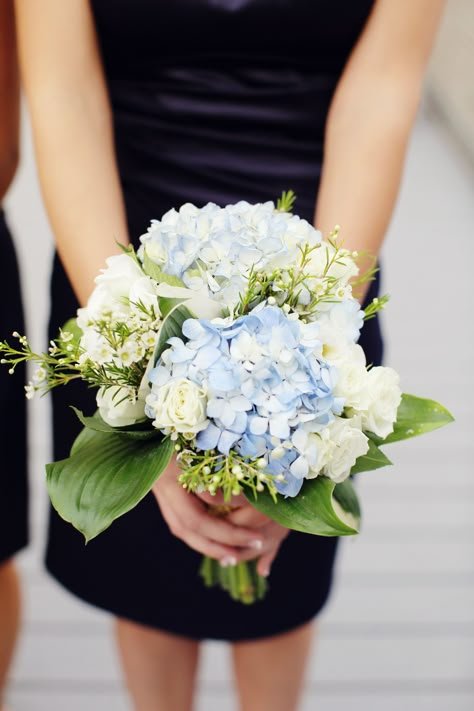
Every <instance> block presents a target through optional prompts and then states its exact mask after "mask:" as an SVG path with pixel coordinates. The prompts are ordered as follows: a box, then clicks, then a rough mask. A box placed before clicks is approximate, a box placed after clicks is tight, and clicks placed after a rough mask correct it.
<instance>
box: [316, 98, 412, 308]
mask: <svg viewBox="0 0 474 711" xmlns="http://www.w3.org/2000/svg"><path fill="white" fill-rule="evenodd" d="M382 93H383V92H382ZM399 98H400V99H403V102H404V110H403V114H402V115H400V114H399V113H398V112H397V106H396V104H397V97H396V92H393V96H391V97H388V96H386V97H383V96H380V93H379V92H377V91H376V86H373V87H371V90H370V91H368V92H366V93H364V94H362V95H360V96H358V97H357V98H355V100H354V101H353V102H352V105H351V106H339V105H338V104H337V103H336V104H335V105H334V109H333V111H332V113H331V114H330V118H329V122H328V126H327V131H326V142H325V158H324V163H323V171H322V179H321V187H320V191H319V195H318V203H317V210H316V217H315V224H316V226H317V227H318V229H320V230H322V232H323V234H329V232H331V230H332V229H333V228H334V226H335V225H336V224H338V225H340V227H341V231H340V238H341V240H342V242H343V245H344V247H345V248H347V249H349V250H351V251H352V250H356V251H358V252H367V253H369V254H370V255H374V256H375V255H377V254H378V252H379V250H380V247H381V245H382V242H383V239H384V236H385V232H386V230H387V227H388V224H389V222H390V218H391V215H392V212H393V208H394V205H395V202H396V199H397V194H398V189H399V185H400V180H401V177H402V171H403V164H404V158H405V153H406V148H407V143H408V139H409V137H410V132H411V128H412V124H413V120H414V117H415V115H416V107H417V105H418V95H417V93H416V92H415V91H413V93H412V94H411V95H409V94H408V92H403V93H402V96H400V97H399ZM372 263H373V259H372V258H371V257H370V256H369V257H366V258H364V257H362V256H361V257H360V258H359V264H360V268H361V271H364V270H365V269H366V268H368V267H370V266H371V264H372ZM364 291H365V290H364V287H362V286H360V287H358V294H359V295H360V296H361V297H362V296H363V294H364Z"/></svg>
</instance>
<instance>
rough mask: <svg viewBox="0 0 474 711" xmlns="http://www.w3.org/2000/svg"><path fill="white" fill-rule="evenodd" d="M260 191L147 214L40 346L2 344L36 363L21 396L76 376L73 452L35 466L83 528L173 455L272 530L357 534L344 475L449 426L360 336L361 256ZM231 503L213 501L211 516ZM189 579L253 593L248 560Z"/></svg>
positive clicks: (138, 492)
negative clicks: (88, 408)
mask: <svg viewBox="0 0 474 711" xmlns="http://www.w3.org/2000/svg"><path fill="white" fill-rule="evenodd" d="M293 201H294V195H293V194H292V193H291V192H289V193H284V194H283V195H282V198H281V199H280V200H279V201H278V203H277V205H276V206H275V205H274V203H273V202H267V203H264V204H256V205H251V204H249V203H247V202H239V203H237V204H235V205H227V206H225V207H218V206H217V205H214V204H212V203H209V204H208V205H206V206H205V207H203V208H197V207H195V206H194V205H191V204H185V205H183V206H182V207H181V208H180V209H179V210H178V211H176V210H174V209H172V210H170V211H169V212H167V213H166V214H165V215H164V216H163V217H162V218H161V220H159V221H157V220H154V221H152V223H151V225H150V227H149V229H148V231H147V233H146V234H144V235H143V236H142V237H141V238H140V241H141V246H140V248H139V249H138V251H137V252H135V250H134V249H133V248H132V247H130V248H123V251H124V253H123V254H121V255H118V256H113V257H110V258H109V259H108V260H107V267H106V268H105V269H104V270H103V271H102V273H101V274H100V275H99V276H98V277H97V278H96V287H95V289H94V291H93V293H92V295H91V297H90V299H89V302H88V304H87V306H86V307H85V308H82V309H79V310H78V313H77V318H76V319H75V320H74V321H70V322H68V324H66V325H65V326H64V327H63V329H62V330H61V331H60V333H59V336H58V338H57V339H56V340H54V341H52V342H51V344H50V347H49V350H48V352H47V353H35V352H33V351H32V350H31V348H30V345H29V343H28V341H27V339H26V338H25V337H24V336H20V335H19V334H14V335H16V337H17V338H18V339H19V346H18V347H12V346H10V345H9V344H8V343H5V342H4V343H3V344H1V345H0V350H1V351H2V352H3V353H4V358H3V362H7V363H9V364H10V369H11V370H14V368H15V366H16V364H17V363H19V362H20V361H22V360H29V361H35V362H36V363H37V365H38V367H37V369H36V371H35V373H34V375H33V379H32V381H31V382H30V383H29V384H28V385H27V386H26V395H27V397H32V396H33V394H34V393H35V392H37V391H40V392H45V391H48V390H49V389H51V388H53V387H57V386H59V385H63V384H66V383H68V382H70V381H71V380H73V379H75V378H79V379H81V380H84V381H85V382H86V383H88V384H89V385H90V386H92V387H95V388H97V406H98V409H97V412H96V413H95V414H93V415H92V416H86V415H85V414H84V413H82V412H80V411H78V410H76V413H77V416H78V417H79V419H80V421H81V423H82V424H83V426H84V428H83V430H82V431H81V433H80V434H79V436H78V437H77V439H76V441H75V442H74V445H73V447H72V449H71V454H70V456H69V457H68V458H67V459H65V460H63V461H59V462H54V463H52V464H48V465H47V487H48V492H49V495H50V498H51V501H52V503H53V506H54V507H55V508H56V509H57V511H58V512H59V514H60V515H61V516H62V517H63V518H64V519H65V520H67V521H70V522H71V523H72V524H73V525H74V526H75V527H76V528H77V529H78V530H79V531H81V532H82V533H83V534H84V536H85V538H86V540H90V539H91V538H94V537H95V536H97V535H98V534H100V533H101V531H103V530H104V529H106V528H107V527H108V526H109V525H110V524H111V523H112V522H113V520H114V519H116V518H117V517H119V516H121V515H123V514H125V513H126V512H127V511H129V510H130V509H131V508H132V507H134V506H135V505H136V504H137V503H138V502H139V501H140V500H141V499H142V498H143V497H144V496H145V495H146V494H147V493H148V492H149V491H150V489H151V487H152V486H153V484H154V483H155V481H156V480H157V478H158V477H159V475H160V474H161V473H162V472H163V470H164V469H165V468H166V466H167V465H168V464H169V462H170V459H171V457H172V456H176V457H177V459H178V461H179V463H180V466H181V474H180V476H179V479H178V481H179V483H180V484H181V485H182V486H183V487H184V488H185V489H186V490H187V491H188V492H202V491H207V492H209V493H210V494H216V493H217V492H222V493H223V496H224V500H225V501H226V502H229V504H230V505H231V500H232V496H235V495H239V494H241V493H243V494H244V495H245V496H246V498H247V499H248V501H249V502H250V503H251V504H252V505H253V506H255V507H256V508H257V509H258V510H260V511H262V512H263V513H265V514H266V515H267V516H269V517H270V518H272V519H274V520H275V521H277V522H279V523H281V524H282V525H284V526H286V527H288V528H290V529H294V530H298V531H304V532H306V533H311V534H315V535H322V536H345V535H353V534H356V533H357V532H358V531H359V526H360V508H359V503H358V500H357V496H356V493H355V490H354V488H353V486H352V483H351V478H352V476H353V475H354V474H356V473H358V472H362V471H368V470H374V469H378V468H380V467H383V466H386V465H388V464H390V463H391V462H390V460H389V459H388V458H387V457H386V455H385V454H384V453H383V452H382V451H381V449H380V447H381V445H383V444H388V443H390V442H395V441H398V440H402V439H406V438H410V437H413V436H415V435H419V434H422V433H423V432H428V431H430V430H433V429H435V428H437V427H441V426H442V425H444V424H446V423H448V422H450V421H451V420H452V417H451V415H450V414H449V412H447V410H446V409H445V408H443V407H442V406H441V405H439V404H438V403H435V402H433V401H431V400H426V399H422V398H418V397H415V396H413V395H407V394H402V393H401V390H400V387H399V377H398V375H397V373H396V372H395V371H394V370H393V369H392V368H387V367H370V365H367V363H366V359H365V355H364V352H363V350H362V348H361V347H360V346H359V345H358V344H357V340H358V338H359V334H360V330H361V328H362V326H363V323H364V321H365V320H367V319H369V318H371V317H373V316H374V315H375V314H376V313H377V311H379V310H380V309H381V308H383V307H384V306H385V304H386V301H387V297H383V298H380V299H374V301H373V302H372V303H371V304H369V305H368V306H367V307H366V308H365V310H364V311H362V310H361V307H360V305H359V303H358V301H357V300H356V298H355V296H354V294H353V288H354V286H355V285H357V284H360V283H362V282H363V281H366V280H368V279H370V278H372V276H373V274H374V271H375V270H373V269H372V270H369V272H368V273H367V274H364V275H362V276H359V277H358V267H357V263H356V258H357V254H356V253H351V252H349V251H348V250H346V249H344V248H343V246H342V245H341V244H340V242H339V239H338V229H337V228H336V229H335V230H334V232H333V233H331V235H329V237H328V238H327V239H323V237H322V235H321V233H320V232H318V231H317V230H316V229H314V228H313V227H312V225H310V224H309V223H308V222H307V221H305V220H303V219H300V218H299V217H298V216H297V215H294V214H292V206H293ZM226 510H227V511H228V510H229V509H228V508H227V509H226V508H225V507H224V508H222V507H217V506H216V513H217V514H223V515H225V512H226ZM201 575H202V577H203V578H204V581H205V583H206V584H207V585H215V584H218V585H220V586H221V587H223V588H224V589H225V590H227V591H228V592H229V593H230V594H231V596H232V597H233V598H234V599H236V600H240V601H242V602H247V603H251V602H253V601H255V600H256V599H259V598H261V597H262V596H263V595H264V593H265V581H264V580H263V579H262V578H260V577H259V576H258V575H257V573H256V565H255V561H253V562H250V563H238V564H237V566H230V567H226V568H224V567H221V566H220V564H219V563H218V561H215V560H211V559H204V561H203V564H202V568H201Z"/></svg>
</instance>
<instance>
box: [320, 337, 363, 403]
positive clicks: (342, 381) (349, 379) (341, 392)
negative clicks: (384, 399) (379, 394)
mask: <svg viewBox="0 0 474 711" xmlns="http://www.w3.org/2000/svg"><path fill="white" fill-rule="evenodd" d="M329 362H330V363H331V364H333V365H335V366H336V368H337V372H338V380H337V383H336V387H335V388H334V390H333V395H334V396H335V397H342V398H344V406H345V407H350V408H352V409H353V410H356V411H357V412H361V411H362V410H367V408H368V406H369V385H368V377H369V374H368V372H367V368H366V360H365V353H364V351H363V349H362V347H361V346H358V345H355V344H354V345H350V346H348V347H347V348H346V349H345V350H344V351H340V352H339V353H338V357H337V358H335V359H334V360H332V359H329Z"/></svg>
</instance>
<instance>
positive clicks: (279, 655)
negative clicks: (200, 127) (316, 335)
mask: <svg viewBox="0 0 474 711" xmlns="http://www.w3.org/2000/svg"><path fill="white" fill-rule="evenodd" d="M442 5H443V0H417V1H416V2H413V0H398V1H397V2H393V0H376V2H375V7H374V10H373V12H372V15H371V17H370V19H369V21H368V23H367V26H366V28H365V30H364V32H363V34H362V36H361V38H360V39H359V41H358V42H357V44H356V47H355V49H354V51H353V52H352V55H351V57H350V59H349V62H348V64H347V67H346V69H345V70H344V72H343V75H342V77H341V79H340V81H339V84H338V87H337V91H336V93H335V97H334V99H333V102H332V105H331V110H330V113H329V118H328V122H327V128H326V141H325V158H324V162H323V171H322V181H321V187H320V192H319V195H318V200H317V214H316V225H317V226H318V227H319V228H321V229H322V230H323V232H325V233H328V232H329V231H330V230H331V229H332V228H333V226H334V224H336V223H338V224H341V225H342V226H343V228H345V229H344V230H343V232H342V236H343V238H344V242H345V246H347V247H348V248H350V249H351V250H352V249H356V250H359V251H364V250H368V251H370V252H371V253H373V254H376V253H377V252H378V250H379V248H380V245H381V243H382V240H383V236H384V232H385V229H386V226H387V224H388V222H389V220H390V216H391V213H392V210H393V207H394V202H395V199H396V193H397V190H398V186H399V182H400V178H401V172H402V167H403V160H404V154H405V148H406V145H407V142H408V138H409V134H410V130H411V127H412V123H413V120H414V116H415V113H416V108H417V105H418V101H419V95H420V87H421V82H422V76H423V71H424V67H425V64H426V61H427V58H428V55H429V52H430V49H431V45H432V43H433V38H434V34H435V29H436V25H437V23H438V20H439V17H440V14H441V10H442ZM16 7H17V12H18V27H19V45H20V59H21V64H22V71H23V79H24V84H25V90H26V94H27V98H28V102H29V106H30V111H31V117H32V125H33V132H34V138H35V145H36V153H37V160H38V164H39V173H40V179H41V185H42V190H43V194H44V198H45V202H46V206H47V209H48V212H49V216H50V220H51V224H52V227H53V231H54V232H55V235H56V238H57V242H58V249H59V252H60V254H61V257H62V260H63V262H64V264H65V267H66V270H67V272H68V275H69V277H70V279H71V282H72V284H73V287H74V289H75V291H76V294H77V295H78V298H79V300H80V302H81V303H85V301H86V300H87V297H88V295H89V293H90V291H91V289H92V286H93V279H94V276H95V275H96V274H97V272H98V270H99V269H100V268H101V267H103V265H104V260H105V258H106V257H107V256H109V255H110V254H112V253H113V252H116V251H117V246H116V244H115V240H116V239H118V240H119V241H121V242H126V241H127V238H128V236H127V228H126V222H125V214H124V204H123V198H122V195H121V192H120V183H119V179H118V175H117V167H116V161H115V156H114V151H113V136H112V124H111V115H110V106H109V103H108V99H107V95H106V91H105V83H104V78H103V70H102V66H101V64H100V61H99V54H98V50H97V40H96V37H95V32H94V26H93V19H92V16H91V12H90V8H89V6H88V3H86V2H84V0H68V2H67V3H65V2H64V0H42V2H41V3H38V2H37V0H16ZM65 156H67V158H66V159H65ZM86 207H87V209H86ZM176 472H177V469H176V464H175V463H173V464H171V465H170V467H169V468H168V470H167V471H166V472H165V473H164V474H163V475H162V476H161V477H160V479H159V481H158V482H157V483H156V485H155V486H154V488H153V491H154V494H155V496H156V498H157V501H158V503H159V505H160V508H161V511H162V513H163V516H164V518H165V519H166V521H167V523H168V524H169V526H170V529H171V531H172V532H173V533H174V534H175V535H176V536H178V537H179V538H181V539H182V540H183V541H185V542H186V543H188V544H189V545H190V546H191V547H192V548H194V549H195V550H197V551H199V552H201V553H204V554H207V555H211V556H213V557H216V558H218V559H220V560H222V559H224V558H229V557H233V558H235V559H236V560H243V559H246V558H249V557H254V556H255V551H256V550H257V545H260V546H261V554H262V555H261V558H260V563H259V570H260V572H261V573H267V572H269V569H270V567H271V563H272V560H273V558H274V557H275V555H276V553H277V551H278V547H279V544H280V542H281V540H282V539H283V538H284V537H285V536H286V535H287V531H286V530H285V529H283V528H282V527H280V526H278V525H277V524H273V523H271V522H270V521H269V519H267V518H266V517H264V516H263V515H262V514H260V513H259V512H257V511H256V510H255V509H253V507H251V506H250V505H249V504H246V503H245V504H244V503H243V504H242V506H241V507H240V508H239V509H238V510H236V511H235V512H234V513H232V514H230V515H229V516H228V517H227V520H226V521H223V520H216V519H215V518H213V517H210V516H209V515H208V514H207V513H206V507H205V505H204V503H203V502H202V501H199V499H198V498H197V497H195V496H192V495H189V494H187V493H186V492H184V491H183V490H182V489H181V488H180V487H179V486H178V485H177V483H176ZM238 503H240V501H239V502H238ZM252 541H260V544H255V543H254V546H253V547H252V546H251V545H250V544H251V542H252ZM157 604H158V603H157ZM312 634H313V625H312V624H311V623H308V624H307V625H304V626H302V627H300V628H298V629H296V630H293V631H292V632H290V633H287V634H282V635H276V636H274V637H271V638H268V639H263V640H257V641H250V642H245V643H238V644H234V645H233V653H234V665H235V671H236V679H237V684H238V688H239V692H240V699H241V709H242V711H270V709H271V711H279V710H281V711H293V709H296V706H297V702H298V697H299V694H300V690H301V686H302V679H303V674H304V669H305V663H306V660H307V657H308V650H309V647H310V641H311V638H312ZM117 636H118V642H119V647H120V649H121V653H122V661H123V665H124V668H125V674H126V677H127V682H128V685H129V689H130V693H131V695H132V698H133V701H134V707H135V709H136V711H156V710H157V709H169V708H172V709H173V710H174V711H189V709H190V708H191V707H192V697H193V688H194V687H193V685H194V675H195V669H196V662H197V657H198V648H199V646H198V643H197V642H193V641H192V640H188V639H185V638H180V637H178V636H173V635H169V634H166V633H164V632H161V631H159V630H154V629H148V628H144V627H141V626H139V625H136V624H134V623H131V622H127V621H124V620H121V621H119V622H118V624H117ZM177 659H179V660H180V661H179V663H177V664H176V663H175V660H177ZM257 667H258V670H259V673H258V674H256V673H255V670H256V668H257Z"/></svg>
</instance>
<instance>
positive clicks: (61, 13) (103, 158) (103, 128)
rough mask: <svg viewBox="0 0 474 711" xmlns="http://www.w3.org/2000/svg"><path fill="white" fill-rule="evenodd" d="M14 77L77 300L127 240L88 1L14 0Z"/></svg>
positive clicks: (104, 86) (101, 73)
mask: <svg viewBox="0 0 474 711" xmlns="http://www.w3.org/2000/svg"><path fill="white" fill-rule="evenodd" d="M16 13H17V28H18V46H19V55H20V65H21V70H22V79H23V83H24V88H25V92H26V96H27V100H28V104H29V108H30V114H31V121H32V126H33V135H34V141H35V148H36V157H37V164H38V171H39V177H40V183H41V188H42V192H43V197H44V201H45V204H46V208H47V211H48V215H49V219H50V222H51V226H52V229H53V232H54V234H55V237H56V242H57V248H58V251H59V254H60V256H61V259H62V261H63V264H64V266H65V269H66V271H67V273H68V276H69V279H70V280H71V283H72V285H73V287H74V290H75V292H76V294H77V296H78V299H79V301H80V302H81V303H82V304H83V303H84V302H85V301H86V300H87V298H88V296H89V294H90V292H91V290H92V287H93V281H94V278H95V276H96V275H97V273H98V271H99V268H100V267H102V266H104V262H105V259H106V257H108V256H110V255H111V254H113V253H115V252H117V251H118V249H119V248H118V247H117V244H116V240H118V241H119V242H122V243H124V244H127V243H128V234H127V225H126V219H125V209H124V203H123V197H122V192H121V187H120V181H119V178H118V172H117V167H116V160H115V151H114V141H113V130H112V118H111V111H110V105H109V100H108V96H107V89H106V85H105V80H104V75H103V71H102V65H101V61H100V55H99V50H98V46H97V39H96V35H95V29H94V25H93V20H92V17H91V11H90V7H89V3H88V2H85V1H84V0H67V2H64V0H41V2H38V1H37V0H16Z"/></svg>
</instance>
